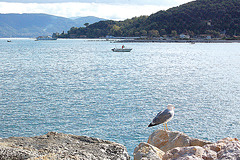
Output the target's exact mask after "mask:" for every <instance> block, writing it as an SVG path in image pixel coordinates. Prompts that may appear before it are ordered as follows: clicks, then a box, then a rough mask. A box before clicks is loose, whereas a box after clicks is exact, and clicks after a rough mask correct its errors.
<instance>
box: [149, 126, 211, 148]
mask: <svg viewBox="0 0 240 160" xmlns="http://www.w3.org/2000/svg"><path fill="white" fill-rule="evenodd" d="M148 143H149V144H151V145H153V146H155V147H157V148H159V149H160V150H162V151H164V152H166V151H168V150H170V149H173V148H175V147H187V146H203V145H205V144H211V142H208V141H204V140H200V139H195V138H191V137H189V136H187V135H186V134H184V133H182V132H178V131H174V132H173V131H168V130H156V131H154V132H153V133H152V134H151V135H150V136H149V138H148Z"/></svg>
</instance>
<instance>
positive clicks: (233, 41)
mask: <svg viewBox="0 0 240 160" xmlns="http://www.w3.org/2000/svg"><path fill="white" fill-rule="evenodd" d="M115 43H193V44H194V43H240V40H153V39H152V40H135V39H132V40H129V39H127V40H120V41H115Z"/></svg>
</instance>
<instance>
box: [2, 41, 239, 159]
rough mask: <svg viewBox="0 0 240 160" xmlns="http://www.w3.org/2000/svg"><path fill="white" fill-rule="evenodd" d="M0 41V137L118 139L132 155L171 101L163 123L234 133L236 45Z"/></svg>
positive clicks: (195, 131) (200, 134)
mask: <svg viewBox="0 0 240 160" xmlns="http://www.w3.org/2000/svg"><path fill="white" fill-rule="evenodd" d="M121 45H122V44H118V43H110V42H107V41H93V40H57V41H34V40H33V39H12V42H11V43H7V40H6V39H0V62H1V63H0V76H1V79H0V82H1V84H0V91H1V93H0V96H1V97H0V129H1V130H0V137H10V136H36V135H41V134H46V133H47V132H49V131H56V132H63V133H68V134H75V135H86V136H91V137H97V138H101V139H105V140H110V141H115V142H118V143H121V144H123V145H125V146H126V147H127V149H128V152H129V154H131V155H132V153H133V150H134V148H135V147H136V145H138V144H139V143H140V142H146V141H147V139H148V136H149V135H150V134H151V133H152V132H153V131H154V130H156V129H159V128H160V129H162V128H163V126H162V125H159V126H156V127H152V128H147V125H148V124H149V123H150V122H151V120H152V118H153V117H154V116H155V115H156V114H157V113H158V112H159V111H161V110H163V109H165V107H166V105H167V104H169V103H172V104H174V105H175V108H176V109H175V117H174V118H173V119H172V120H171V121H170V122H169V123H168V126H169V129H170V130H174V131H181V132H185V133H186V134H188V135H189V136H191V137H195V138H201V139H205V140H210V141H216V140H219V139H221V138H225V137H227V136H229V137H236V138H240V44H239V43H232V44H209V43H206V44H194V45H193V44H188V43H183V44H179V43H129V44H125V46H127V47H131V48H133V50H132V52H130V53H114V52H112V51H111V48H114V47H119V46H121Z"/></svg>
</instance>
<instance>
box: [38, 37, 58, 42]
mask: <svg viewBox="0 0 240 160" xmlns="http://www.w3.org/2000/svg"><path fill="white" fill-rule="evenodd" d="M45 40H57V38H53V37H51V36H38V37H37V38H36V41H45Z"/></svg>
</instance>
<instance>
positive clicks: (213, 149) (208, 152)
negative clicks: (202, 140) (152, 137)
mask: <svg viewBox="0 0 240 160" xmlns="http://www.w3.org/2000/svg"><path fill="white" fill-rule="evenodd" d="M169 159H204V160H215V159H218V160H227V159H229V160H240V142H239V141H238V140H237V139H233V138H225V139H223V140H220V141H218V142H217V143H213V144H206V145H204V146H203V147H200V146H190V147H177V148H174V149H171V150H170V151H168V152H166V154H165V155H164V156H163V160H169Z"/></svg>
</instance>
